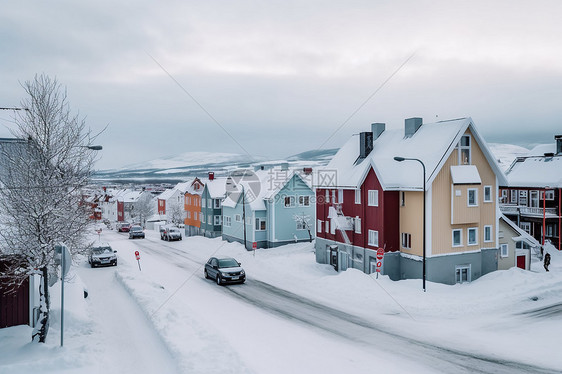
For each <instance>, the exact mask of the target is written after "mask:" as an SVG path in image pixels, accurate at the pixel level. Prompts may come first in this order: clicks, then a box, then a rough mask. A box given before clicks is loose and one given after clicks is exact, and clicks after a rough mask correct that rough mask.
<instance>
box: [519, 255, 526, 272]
mask: <svg viewBox="0 0 562 374" xmlns="http://www.w3.org/2000/svg"><path fill="white" fill-rule="evenodd" d="M526 262H527V261H525V256H517V267H518V268H520V269H523V270H525V269H526V268H525V263H526Z"/></svg>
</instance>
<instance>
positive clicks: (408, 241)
mask: <svg viewBox="0 0 562 374" xmlns="http://www.w3.org/2000/svg"><path fill="white" fill-rule="evenodd" d="M402 248H404V249H411V248H412V235H411V234H408V233H405V232H403V233H402Z"/></svg>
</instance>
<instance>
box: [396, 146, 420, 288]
mask: <svg viewBox="0 0 562 374" xmlns="http://www.w3.org/2000/svg"><path fill="white" fill-rule="evenodd" d="M394 161H398V162H402V161H417V162H419V163H420V164H421V166H422V168H423V237H422V240H423V265H422V266H423V270H422V273H423V276H422V285H423V292H425V165H424V163H423V162H422V160H420V159H417V158H408V157H399V156H396V157H394Z"/></svg>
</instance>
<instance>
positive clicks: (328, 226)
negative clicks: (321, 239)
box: [324, 220, 330, 234]
mask: <svg viewBox="0 0 562 374" xmlns="http://www.w3.org/2000/svg"><path fill="white" fill-rule="evenodd" d="M324 224H325V226H326V227H325V228H324V229H325V231H326V234H327V233H329V232H330V221H329V220H326V222H324Z"/></svg>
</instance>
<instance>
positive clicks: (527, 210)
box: [500, 204, 558, 218]
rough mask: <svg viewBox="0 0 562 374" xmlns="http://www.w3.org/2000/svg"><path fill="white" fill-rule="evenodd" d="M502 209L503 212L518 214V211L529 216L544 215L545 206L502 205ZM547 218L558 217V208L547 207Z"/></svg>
mask: <svg viewBox="0 0 562 374" xmlns="http://www.w3.org/2000/svg"><path fill="white" fill-rule="evenodd" d="M500 210H501V212H502V213H503V214H511V215H517V214H518V212H519V213H520V214H521V215H522V216H527V217H542V216H543V208H532V207H528V206H518V205H503V204H502V205H500ZM544 213H545V215H546V218H558V211H557V209H556V208H546V211H545V212H544Z"/></svg>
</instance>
